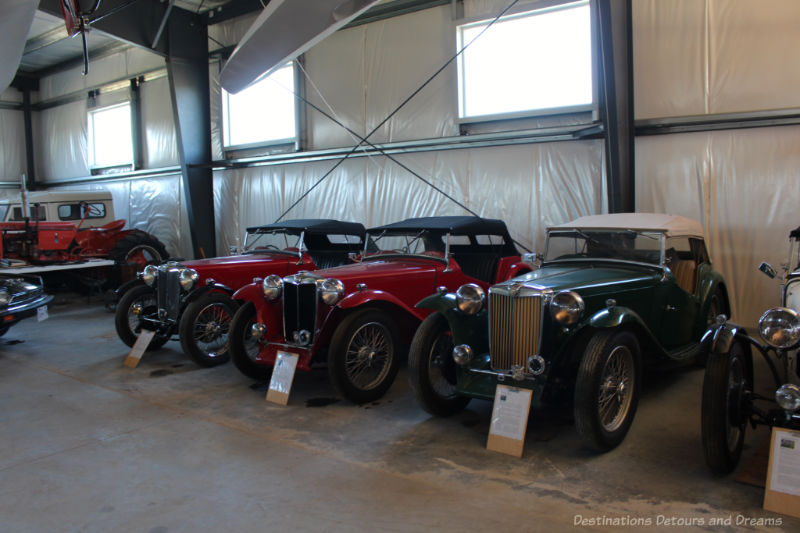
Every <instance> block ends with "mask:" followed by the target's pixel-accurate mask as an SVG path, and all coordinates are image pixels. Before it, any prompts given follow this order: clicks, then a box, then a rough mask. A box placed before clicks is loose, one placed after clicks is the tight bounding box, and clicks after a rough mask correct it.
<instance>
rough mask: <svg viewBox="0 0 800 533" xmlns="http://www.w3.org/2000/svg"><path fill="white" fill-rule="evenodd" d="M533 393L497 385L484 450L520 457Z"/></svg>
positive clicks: (528, 390) (527, 390)
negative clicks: (487, 438)
mask: <svg viewBox="0 0 800 533" xmlns="http://www.w3.org/2000/svg"><path fill="white" fill-rule="evenodd" d="M532 396H533V391H531V390H530V389H520V388H517V387H509V386H507V385H498V386H497V390H495V394H494V407H493V408H492V425H491V427H490V428H489V440H488V441H487V442H486V448H487V449H488V450H493V451H496V452H500V453H507V454H509V455H513V456H515V457H522V450H523V448H524V445H525V431H526V430H527V428H528V416H529V414H530V410H531V398H532Z"/></svg>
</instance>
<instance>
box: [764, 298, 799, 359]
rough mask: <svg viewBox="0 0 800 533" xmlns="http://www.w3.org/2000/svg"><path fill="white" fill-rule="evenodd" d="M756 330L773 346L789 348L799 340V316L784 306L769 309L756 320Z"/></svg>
mask: <svg viewBox="0 0 800 533" xmlns="http://www.w3.org/2000/svg"><path fill="white" fill-rule="evenodd" d="M758 332H759V333H760V334H761V337H762V338H763V339H764V340H765V341H767V344H769V345H770V346H774V347H775V348H781V349H786V348H791V347H793V346H795V345H796V344H797V342H798V341H800V318H798V316H797V312H796V311H794V310H792V309H788V308H786V307H775V308H773V309H769V310H768V311H767V312H766V313H764V314H763V315H762V316H761V318H760V319H759V320H758Z"/></svg>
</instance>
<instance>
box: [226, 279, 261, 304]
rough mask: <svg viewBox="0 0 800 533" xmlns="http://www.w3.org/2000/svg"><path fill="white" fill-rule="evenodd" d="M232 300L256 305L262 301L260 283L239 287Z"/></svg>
mask: <svg viewBox="0 0 800 533" xmlns="http://www.w3.org/2000/svg"><path fill="white" fill-rule="evenodd" d="M233 299H234V300H245V301H248V302H253V303H255V304H258V303H260V302H263V300H264V292H263V290H262V289H261V283H248V284H247V285H245V286H243V287H240V288H239V289H238V290H237V291H236V292H234V293H233Z"/></svg>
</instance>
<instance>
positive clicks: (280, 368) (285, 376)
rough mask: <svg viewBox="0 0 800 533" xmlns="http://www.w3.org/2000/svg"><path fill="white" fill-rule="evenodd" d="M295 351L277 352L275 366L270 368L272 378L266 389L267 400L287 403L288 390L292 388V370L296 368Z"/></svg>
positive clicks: (296, 357)
mask: <svg viewBox="0 0 800 533" xmlns="http://www.w3.org/2000/svg"><path fill="white" fill-rule="evenodd" d="M298 359H299V356H298V355H297V354H296V353H289V352H278V357H277V359H275V366H274V367H273V369H272V379H271V380H270V382H269V390H267V401H268V402H273V403H279V404H281V405H286V404H288V403H289V392H290V391H291V390H292V381H294V371H295V370H296V369H297V360H298Z"/></svg>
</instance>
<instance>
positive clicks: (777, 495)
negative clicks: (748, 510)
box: [764, 428, 800, 517]
mask: <svg viewBox="0 0 800 533" xmlns="http://www.w3.org/2000/svg"><path fill="white" fill-rule="evenodd" d="M764 509H767V510H768V511H774V512H776V513H782V514H788V515H791V516H796V517H800V432H798V431H790V430H788V429H782V428H772V441H771V443H770V449H769V468H768V469H767V486H766V490H765V491H764Z"/></svg>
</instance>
